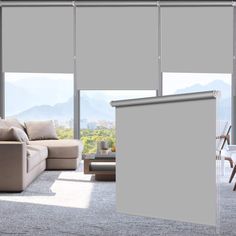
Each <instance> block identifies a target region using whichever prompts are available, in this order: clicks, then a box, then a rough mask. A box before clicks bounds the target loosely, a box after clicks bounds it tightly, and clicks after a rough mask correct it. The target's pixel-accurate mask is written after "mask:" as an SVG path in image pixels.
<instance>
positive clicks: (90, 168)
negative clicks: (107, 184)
mask: <svg viewBox="0 0 236 236" xmlns="http://www.w3.org/2000/svg"><path fill="white" fill-rule="evenodd" d="M84 174H90V175H91V174H94V175H95V180H100V181H115V180H116V158H115V157H114V155H110V156H109V154H108V155H106V156H102V157H95V155H92V156H88V157H85V159H84Z"/></svg>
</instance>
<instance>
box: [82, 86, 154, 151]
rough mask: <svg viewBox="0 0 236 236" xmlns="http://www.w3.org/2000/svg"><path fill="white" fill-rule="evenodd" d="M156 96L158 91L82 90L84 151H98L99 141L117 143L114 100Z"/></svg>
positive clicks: (110, 143) (111, 144)
mask: <svg viewBox="0 0 236 236" xmlns="http://www.w3.org/2000/svg"><path fill="white" fill-rule="evenodd" d="M153 96H156V91H154V90H152V91H120V90H113V91H107V90H106V91H104V90H103V91H94V90H83V91H81V92H80V128H81V130H80V135H81V140H82V141H83V143H84V153H85V154H91V153H96V151H97V142H98V141H108V142H109V145H110V147H112V146H113V145H115V109H114V108H113V107H111V105H110V102H111V101H112V100H119V99H131V98H142V97H153Z"/></svg>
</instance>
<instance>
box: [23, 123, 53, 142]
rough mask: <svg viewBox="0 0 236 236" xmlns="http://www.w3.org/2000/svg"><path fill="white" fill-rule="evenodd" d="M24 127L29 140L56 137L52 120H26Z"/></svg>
mask: <svg viewBox="0 0 236 236" xmlns="http://www.w3.org/2000/svg"><path fill="white" fill-rule="evenodd" d="M25 127H26V131H27V134H28V136H29V139H30V140H47V139H58V138H57V133H56V129H55V126H54V123H53V121H51V120H49V121H28V122H25Z"/></svg>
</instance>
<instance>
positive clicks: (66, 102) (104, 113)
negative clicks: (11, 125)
mask: <svg viewBox="0 0 236 236" xmlns="http://www.w3.org/2000/svg"><path fill="white" fill-rule="evenodd" d="M5 78H6V81H5V86H6V116H7V117H16V118H18V119H19V120H21V121H27V120H49V119H50V120H54V122H55V125H56V130H57V134H58V137H59V138H60V139H67V138H72V137H73V106H74V105H73V96H72V95H73V76H72V75H71V74H68V75H54V74H36V75H34V74H16V75H8V74H6V76H5ZM169 82H170V83H169V84H170V86H172V92H171V93H170V94H173V93H174V94H181V93H192V92H199V91H208V90H221V100H220V101H221V110H220V119H222V120H230V107H231V104H230V97H231V87H230V85H229V84H228V83H226V82H225V81H224V80H213V81H212V82H209V83H204V84H203V83H192V84H191V86H188V87H186V85H185V83H182V84H181V81H180V82H178V83H176V80H175V81H174V82H175V84H174V83H173V84H172V81H171V80H170V81H169ZM176 85H177V86H176ZM176 87H178V88H182V89H176V90H175V91H174V90H173V88H174V89H175V88H176ZM169 88H170V87H169ZM155 94H156V92H155V91H154V90H153V91H81V93H80V127H81V132H80V135H81V137H80V139H81V140H82V142H83V144H84V154H91V153H95V152H96V147H97V142H98V141H101V140H104V141H108V142H109V145H110V147H112V146H113V145H115V142H116V139H115V110H114V108H112V107H111V106H110V101H112V100H119V99H129V98H140V97H152V96H155ZM164 94H165V91H164Z"/></svg>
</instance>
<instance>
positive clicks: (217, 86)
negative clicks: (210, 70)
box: [175, 80, 231, 99]
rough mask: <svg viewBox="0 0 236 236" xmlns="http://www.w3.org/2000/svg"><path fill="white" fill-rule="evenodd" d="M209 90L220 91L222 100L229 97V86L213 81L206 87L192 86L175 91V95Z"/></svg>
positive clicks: (219, 81)
mask: <svg viewBox="0 0 236 236" xmlns="http://www.w3.org/2000/svg"><path fill="white" fill-rule="evenodd" d="M210 90H220V92H221V98H222V99H226V98H230V96H231V88H230V85H229V84H226V83H224V82H223V81H221V80H215V81H213V82H211V83H209V84H206V85H201V84H194V85H193V86H190V87H186V88H184V89H179V90H176V92H175V94H181V93H194V92H199V91H210Z"/></svg>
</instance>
